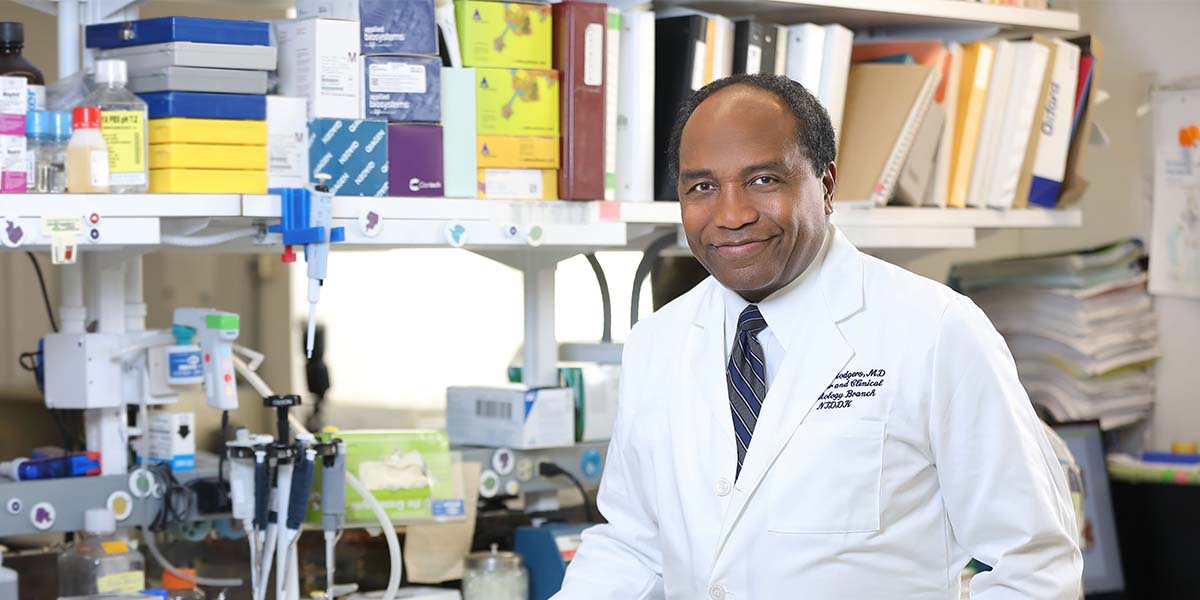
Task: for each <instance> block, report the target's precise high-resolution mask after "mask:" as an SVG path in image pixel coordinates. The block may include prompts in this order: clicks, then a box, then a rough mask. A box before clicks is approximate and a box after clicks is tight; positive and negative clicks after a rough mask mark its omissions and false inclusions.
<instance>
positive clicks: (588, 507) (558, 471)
mask: <svg viewBox="0 0 1200 600" xmlns="http://www.w3.org/2000/svg"><path fill="white" fill-rule="evenodd" d="M538 475H541V476H542V477H545V478H547V479H549V478H551V477H560V476H561V477H566V478H567V479H569V480H570V481H571V483H573V484H575V487H576V488H578V489H579V494H580V495H581V496H583V513H584V516H585V517H586V518H587V520H588V523H598V522H599V519H597V518H596V513H595V511H593V510H592V502H591V500H588V494H587V490H585V489H584V488H583V484H582V483H580V481H579V478H578V477H575V476H574V475H572V474H571V472H570V471H568V470H566V469H564V468H562V467H560V466H559V465H557V464H555V463H552V462H544V463H541V464H539V465H538Z"/></svg>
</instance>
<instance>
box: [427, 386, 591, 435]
mask: <svg viewBox="0 0 1200 600" xmlns="http://www.w3.org/2000/svg"><path fill="white" fill-rule="evenodd" d="M446 432H447V433H449V435H450V442H451V443H453V444H464V445H468V446H487V447H492V448H516V449H522V450H530V449H534V448H553V447H556V446H570V445H571V444H573V443H575V391H574V390H572V389H571V388H539V389H532V390H531V389H529V388H526V387H524V386H520V385H514V386H504V387H452V388H449V389H447V390H446Z"/></svg>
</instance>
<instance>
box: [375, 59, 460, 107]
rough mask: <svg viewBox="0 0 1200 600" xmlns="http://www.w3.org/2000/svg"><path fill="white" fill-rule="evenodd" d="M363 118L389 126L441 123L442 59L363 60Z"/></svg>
mask: <svg viewBox="0 0 1200 600" xmlns="http://www.w3.org/2000/svg"><path fill="white" fill-rule="evenodd" d="M363 87H364V90H363V100H364V108H365V114H366V117H367V118H369V119H384V120H386V121H388V122H390V123H412V122H418V123H437V122H438V121H441V120H442V59H440V58H438V57H436V56H367V57H364V58H363Z"/></svg>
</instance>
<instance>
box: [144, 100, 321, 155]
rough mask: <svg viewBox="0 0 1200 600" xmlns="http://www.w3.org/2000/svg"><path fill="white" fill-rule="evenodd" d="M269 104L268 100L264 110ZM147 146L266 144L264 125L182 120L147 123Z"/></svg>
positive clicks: (157, 120) (225, 121)
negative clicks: (148, 127) (148, 125)
mask: <svg viewBox="0 0 1200 600" xmlns="http://www.w3.org/2000/svg"><path fill="white" fill-rule="evenodd" d="M270 102H271V100H270V97H268V99H267V104H268V107H269V105H270ZM268 110H269V108H268ZM268 116H269V115H268ZM307 121H308V119H305V122H307ZM150 143H151V144H241V145H247V146H263V145H266V143H267V122H266V121H243V120H232V119H187V118H183V117H172V118H169V119H150Z"/></svg>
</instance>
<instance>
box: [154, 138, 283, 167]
mask: <svg viewBox="0 0 1200 600" xmlns="http://www.w3.org/2000/svg"><path fill="white" fill-rule="evenodd" d="M150 168H151V169H233V170H238V171H245V170H250V171H261V170H265V169H266V168H267V147H266V146H232V145H228V144H150Z"/></svg>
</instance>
